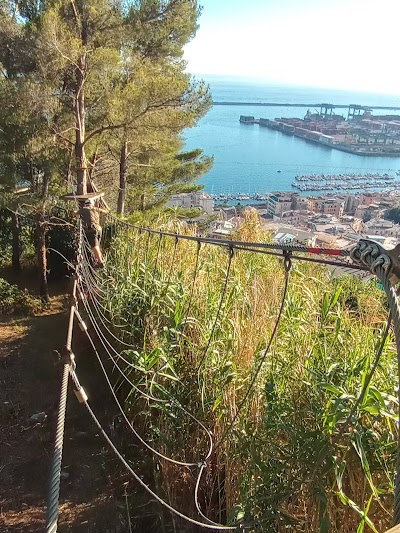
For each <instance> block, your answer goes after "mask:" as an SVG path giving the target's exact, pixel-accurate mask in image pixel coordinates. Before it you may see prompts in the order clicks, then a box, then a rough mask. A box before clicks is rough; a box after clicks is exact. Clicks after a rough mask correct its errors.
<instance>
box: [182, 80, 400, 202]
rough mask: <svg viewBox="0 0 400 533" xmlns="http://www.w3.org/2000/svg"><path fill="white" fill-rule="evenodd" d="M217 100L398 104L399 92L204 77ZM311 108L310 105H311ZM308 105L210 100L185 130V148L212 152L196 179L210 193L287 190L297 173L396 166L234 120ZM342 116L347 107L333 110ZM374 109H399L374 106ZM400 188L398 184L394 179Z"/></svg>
mask: <svg viewBox="0 0 400 533" xmlns="http://www.w3.org/2000/svg"><path fill="white" fill-rule="evenodd" d="M205 81H207V82H208V83H210V88H211V92H212V97H213V100H214V101H216V102H218V101H219V102H224V101H225V102H231V101H235V102H278V103H279V102H284V103H322V102H328V103H331V104H359V105H365V106H374V105H381V106H382V105H383V106H399V107H400V95H396V96H390V95H379V94H368V93H354V92H353V93H352V92H346V91H338V90H327V89H315V88H304V87H287V86H276V85H266V84H263V83H260V82H251V81H249V82H246V81H239V80H236V81H235V80H232V79H227V78H217V77H209V78H205ZM310 111H311V112H314V109H313V108H310ZM306 112H307V108H297V107H261V106H247V105H243V106H241V105H239V106H225V105H215V106H213V107H212V108H211V110H210V111H209V112H208V114H207V115H206V116H205V117H203V118H202V119H201V120H200V121H199V123H198V125H197V126H196V127H194V128H192V129H189V130H186V131H185V132H184V138H185V148H186V149H187V150H191V149H193V148H201V149H202V150H203V151H204V153H205V154H207V155H212V156H214V166H213V168H212V170H211V171H210V172H209V173H208V174H206V175H205V176H203V177H202V178H201V179H200V183H203V184H204V186H205V190H206V191H207V192H209V193H214V194H220V193H233V194H238V193H260V194H264V193H267V192H271V191H288V190H291V183H292V181H293V180H294V178H295V176H296V175H308V174H319V173H323V174H345V173H349V172H354V173H357V174H363V173H366V172H382V173H384V172H388V173H390V174H395V172H396V171H398V170H399V169H400V158H397V157H396V158H393V157H390V158H388V157H368V156H359V155H353V154H348V153H346V152H340V151H339V150H332V149H331V148H328V147H325V146H321V145H318V144H314V143H311V142H308V141H305V140H303V139H299V138H297V137H292V136H288V135H284V134H283V133H280V132H278V131H274V130H270V129H268V128H263V127H260V126H258V125H257V124H254V125H245V124H241V123H240V122H239V117H240V115H252V116H254V117H256V118H276V117H300V118H303V117H304V115H305V114H306ZM335 112H336V113H338V114H343V116H345V117H347V110H346V109H336V111H335ZM374 114H375V115H377V114H399V115H400V111H382V110H379V111H378V110H376V111H374ZM399 187H400V184H399Z"/></svg>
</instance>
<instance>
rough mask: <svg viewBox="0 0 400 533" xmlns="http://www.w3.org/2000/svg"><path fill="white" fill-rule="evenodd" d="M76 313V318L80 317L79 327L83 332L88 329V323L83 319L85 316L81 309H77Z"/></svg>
mask: <svg viewBox="0 0 400 533" xmlns="http://www.w3.org/2000/svg"><path fill="white" fill-rule="evenodd" d="M75 315H76V318H77V319H78V325H79V329H80V330H81V331H83V332H85V331H87V329H88V328H87V325H86V323H85V321H84V320H83V318H82V317H81V315H80V314H79V311H78V310H77V309H75Z"/></svg>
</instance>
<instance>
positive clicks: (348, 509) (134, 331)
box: [103, 210, 398, 533]
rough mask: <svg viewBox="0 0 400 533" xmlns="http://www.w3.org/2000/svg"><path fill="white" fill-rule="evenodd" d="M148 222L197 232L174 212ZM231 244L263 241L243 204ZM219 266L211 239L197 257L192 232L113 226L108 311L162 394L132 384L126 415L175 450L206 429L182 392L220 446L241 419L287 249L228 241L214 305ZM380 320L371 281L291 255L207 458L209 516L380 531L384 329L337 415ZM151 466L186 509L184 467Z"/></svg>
mask: <svg viewBox="0 0 400 533" xmlns="http://www.w3.org/2000/svg"><path fill="white" fill-rule="evenodd" d="M154 226H155V227H157V229H159V228H160V227H161V228H163V229H166V230H168V231H172V232H177V233H185V232H186V233H187V232H190V231H191V230H190V229H188V228H187V227H186V226H184V225H182V224H181V223H179V222H177V221H169V222H166V221H165V220H161V219H160V220H157V221H156V222H154ZM235 239H237V240H244V241H261V242H265V241H268V239H269V235H268V234H267V233H266V232H265V231H264V230H263V229H262V226H261V224H260V221H259V219H258V217H257V215H256V213H255V212H254V211H253V210H249V211H247V212H246V217H245V223H244V224H243V226H242V227H241V228H240V230H239V231H238V232H237V234H236V235H235ZM197 254H198V255H197ZM196 264H197V268H196ZM228 266H229V254H228V253H227V251H226V250H224V249H222V248H220V247H216V246H211V245H206V244H203V245H202V246H201V247H200V250H199V252H198V247H197V243H195V242H188V241H181V240H179V241H177V240H175V239H174V238H168V237H162V238H160V237H159V236H158V235H150V236H149V235H148V234H147V233H146V232H139V231H137V230H135V229H127V228H126V227H123V226H121V227H120V228H119V230H118V231H117V234H116V236H115V238H114V240H113V242H112V244H111V248H110V250H109V253H108V262H107V267H106V270H105V273H104V288H105V295H104V298H103V305H104V306H105V307H106V308H107V310H108V314H109V317H110V319H111V321H112V322H113V323H114V324H115V325H116V327H115V331H116V332H118V334H119V335H122V336H123V338H124V340H125V341H129V342H131V343H132V344H133V345H134V347H135V348H134V349H132V350H128V351H126V353H125V355H126V356H128V357H129V358H130V361H131V362H132V363H133V364H134V367H135V368H133V367H126V368H125V369H124V371H125V372H126V374H127V375H129V378H130V379H131V380H133V381H134V383H135V384H136V385H137V386H138V387H140V388H142V389H143V390H145V391H146V392H148V393H149V392H150V393H151V394H153V395H154V396H157V397H159V398H160V400H164V401H163V402H161V401H160V402H159V403H158V402H151V401H149V400H145V399H140V397H138V394H137V393H136V392H135V391H129V393H128V395H127V397H126V410H127V412H128V413H129V415H130V417H131V419H132V420H134V422H135V424H136V425H137V427H140V429H141V431H142V433H143V435H145V436H146V438H147V439H149V440H150V441H151V442H152V443H153V444H154V446H156V447H157V448H158V449H160V450H161V451H163V452H164V453H166V454H168V455H171V456H172V457H174V458H176V459H180V460H182V459H184V460H186V461H194V462H196V461H200V460H201V457H202V456H203V454H204V452H205V450H206V447H207V439H206V436H205V434H204V431H203V430H201V428H199V427H198V426H197V425H196V424H195V423H194V422H193V420H192V419H191V418H190V417H188V416H187V415H186V414H184V413H183V412H182V410H180V408H179V406H178V402H179V404H181V405H183V406H184V407H185V408H186V409H187V410H189V411H190V412H192V413H193V415H195V416H196V417H197V418H199V419H200V420H201V421H202V423H203V424H205V425H206V426H207V427H208V428H210V430H211V431H212V433H213V436H214V439H215V440H216V442H218V441H219V439H220V437H221V435H223V434H224V432H225V431H226V429H227V428H228V427H229V425H230V422H231V420H232V419H233V418H234V417H235V416H236V415H237V410H238V406H239V405H240V403H241V400H242V398H243V397H244V395H245V393H246V391H247V388H248V385H249V383H250V382H251V380H252V378H253V376H254V372H255V370H256V368H257V367H258V364H259V362H260V361H261V357H262V354H263V353H264V350H265V347H266V344H267V342H268V340H269V337H270V335H271V332H272V329H273V327H274V324H275V320H276V317H277V312H278V309H279V306H280V303H281V298H282V290H283V283H284V270H283V266H282V260H281V259H278V258H274V257H271V256H265V255H262V254H257V253H253V252H247V251H236V252H235V253H234V256H233V258H232V263H231V268H230V275H229V278H228V281H227V284H226V292H225V297H224V298H223V299H222V300H221V294H222V291H223V287H224V283H225V278H226V272H227V269H228ZM219 307H220V312H219V316H218V317H217V314H218V309H219ZM387 314H388V310H387V306H386V300H385V295H384V293H383V292H382V291H381V290H380V289H379V287H378V286H377V284H376V283H375V282H373V281H371V282H363V281H360V280H359V279H356V278H354V277H342V278H339V279H333V278H332V274H331V272H330V271H329V270H327V269H325V268H323V267H320V266H318V265H314V264H310V263H304V262H294V263H293V267H292V269H291V273H290V282H289V290H288V295H287V299H286V302H285V307H284V312H283V317H282V321H281V323H280V326H279V330H278V335H277V338H276V341H275V342H274V343H273V345H272V348H271V350H270V352H269V354H268V356H267V357H266V359H265V362H264V363H263V364H262V369H261V373H260V375H259V376H258V378H257V380H256V382H255V386H254V387H253V389H252V391H251V393H250V395H249V398H248V400H247V401H246V403H245V404H244V408H243V410H242V411H241V412H240V414H239V416H238V418H237V420H236V422H235V424H234V425H233V427H232V429H231V431H230V432H229V434H228V436H227V438H226V439H225V440H224V441H223V442H222V443H221V444H220V445H219V446H218V447H217V450H216V452H215V454H214V455H213V456H212V457H211V460H210V461H209V463H208V464H207V470H206V476H205V477H204V479H203V481H202V485H201V494H200V502H201V505H202V509H203V512H204V513H205V514H206V515H207V516H209V517H210V518H211V519H213V520H217V521H222V522H223V521H228V522H234V521H235V520H236V519H238V518H241V519H242V520H243V523H245V524H248V525H249V526H250V528H251V529H250V530H251V531H257V532H258V531H260V532H261V531H263V532H277V533H278V532H279V533H280V532H283V531H302V532H310V533H311V532H312V533H315V532H320V533H325V532H331V533H350V532H355V531H357V532H358V533H360V532H362V531H373V532H375V533H376V532H380V531H384V530H385V529H388V527H389V526H390V522H391V508H392V503H393V502H392V500H393V498H392V494H393V480H394V472H395V450H396V434H397V425H396V422H395V416H396V411H397V408H398V402H397V399H396V387H397V376H396V374H397V371H396V357H395V351H394V346H393V342H392V339H391V337H390V336H389V338H388V340H387V342H386V344H385V347H384V350H383V354H382V358H381V361H380V364H379V365H378V368H377V371H376V373H375V375H374V377H373V379H372V381H371V383H370V384H369V386H368V387H367V389H366V394H365V397H364V399H363V401H362V402H361V403H360V405H359V407H358V408H357V409H356V411H355V413H354V415H353V416H352V418H351V420H349V421H346V419H347V417H348V415H349V413H350V412H351V410H352V407H353V406H354V404H355V402H356V399H357V397H358V396H359V394H360V391H361V389H362V387H363V384H364V383H365V380H366V379H367V375H368V373H369V371H370V368H371V365H372V362H373V360H374V357H375V354H376V351H377V349H378V345H379V342H380V339H381V335H382V331H383V329H384V327H385V321H386V318H387ZM216 317H217V318H216ZM210 335H211V337H210ZM201 362H202V364H201V365H200V363H201ZM199 365H200V367H199ZM171 396H173V397H174V398H176V400H177V402H176V401H172V400H171ZM152 465H153V466H154V465H156V466H154V475H155V479H156V480H157V483H158V486H159V487H160V488H161V489H162V491H163V492H164V495H165V496H166V497H167V499H168V500H169V501H171V502H172V504H175V505H178V506H179V507H180V508H182V506H183V508H186V509H187V510H188V512H191V513H192V514H193V516H196V512H195V510H194V507H193V499H192V498H191V497H190V490H191V489H193V486H194V483H195V475H194V472H192V471H190V470H189V469H182V468H177V467H175V466H172V465H171V464H170V463H167V462H165V461H162V460H161V461H156V463H154V462H153V463H152ZM189 489H190V490H189ZM164 527H166V526H164ZM176 527H177V526H176V524H175V530H177V531H186V529H183V526H181V529H179V528H178V529H176ZM188 530H191V529H188Z"/></svg>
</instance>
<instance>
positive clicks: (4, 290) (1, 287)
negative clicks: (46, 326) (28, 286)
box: [0, 278, 42, 315]
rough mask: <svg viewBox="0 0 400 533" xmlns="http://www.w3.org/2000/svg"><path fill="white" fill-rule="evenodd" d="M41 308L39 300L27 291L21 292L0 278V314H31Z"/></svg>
mask: <svg viewBox="0 0 400 533" xmlns="http://www.w3.org/2000/svg"><path fill="white" fill-rule="evenodd" d="M41 306H42V303H41V302H40V300H38V299H37V298H34V297H33V296H31V295H30V294H29V292H28V291H27V290H21V289H19V288H18V287H17V286H16V285H11V284H10V283H8V282H7V281H6V280H5V279H3V278H0V314H3V315H8V314H24V315H26V314H33V313H35V312H37V311H39V310H40V308H41Z"/></svg>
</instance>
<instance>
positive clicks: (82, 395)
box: [74, 387, 88, 403]
mask: <svg viewBox="0 0 400 533" xmlns="http://www.w3.org/2000/svg"><path fill="white" fill-rule="evenodd" d="M74 393H75V396H76V398H77V400H78V402H79V403H86V402H87V401H88V396H87V394H86V392H85V389H84V388H83V387H79V389H78V390H74Z"/></svg>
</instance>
